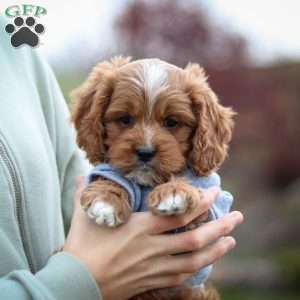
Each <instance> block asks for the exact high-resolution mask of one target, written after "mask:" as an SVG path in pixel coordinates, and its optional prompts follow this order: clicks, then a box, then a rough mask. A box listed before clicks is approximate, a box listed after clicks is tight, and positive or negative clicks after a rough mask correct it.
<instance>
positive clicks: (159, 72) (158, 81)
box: [142, 60, 168, 111]
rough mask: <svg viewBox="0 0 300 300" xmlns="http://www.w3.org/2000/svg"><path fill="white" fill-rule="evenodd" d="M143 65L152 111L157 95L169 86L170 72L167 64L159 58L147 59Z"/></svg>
mask: <svg viewBox="0 0 300 300" xmlns="http://www.w3.org/2000/svg"><path fill="white" fill-rule="evenodd" d="M142 66H143V75H142V76H143V81H144V89H145V94H146V97H147V98H148V101H149V110H150V111H151V110H152V108H153V106H154V103H155V101H156V99H157V96H158V95H159V93H161V92H162V91H163V90H164V89H166V87H167V79H168V73H167V70H166V66H165V65H164V64H163V63H162V62H160V61H159V60H146V61H144V62H143V63H142Z"/></svg>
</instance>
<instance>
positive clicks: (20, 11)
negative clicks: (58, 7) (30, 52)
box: [5, 4, 47, 48]
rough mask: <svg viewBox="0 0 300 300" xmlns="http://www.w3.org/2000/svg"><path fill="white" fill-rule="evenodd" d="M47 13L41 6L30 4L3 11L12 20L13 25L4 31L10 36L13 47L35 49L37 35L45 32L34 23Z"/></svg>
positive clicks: (6, 27)
mask: <svg viewBox="0 0 300 300" xmlns="http://www.w3.org/2000/svg"><path fill="white" fill-rule="evenodd" d="M46 13H47V10H46V9H45V8H43V7H41V6H35V5H30V4H22V5H13V6H9V7H8V8H7V9H6V10H5V15H6V16H7V17H9V18H14V20H13V23H9V24H7V25H6V26H5V31H6V32H7V33H8V34H10V35H11V39H10V41H11V44H12V46H13V47H16V48H17V47H19V46H21V45H25V44H26V45H29V46H31V47H36V46H37V45H38V43H39V35H40V34H41V33H43V32H44V31H45V27H44V25H42V24H41V23H39V22H37V21H36V18H39V17H41V16H43V15H45V14H46Z"/></svg>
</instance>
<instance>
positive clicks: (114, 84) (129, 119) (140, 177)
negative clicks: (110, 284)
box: [71, 57, 234, 300]
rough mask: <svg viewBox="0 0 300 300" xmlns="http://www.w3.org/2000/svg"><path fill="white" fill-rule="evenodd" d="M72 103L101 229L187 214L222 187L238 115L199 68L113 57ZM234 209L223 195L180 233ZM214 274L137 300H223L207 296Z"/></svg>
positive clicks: (88, 196)
mask: <svg viewBox="0 0 300 300" xmlns="http://www.w3.org/2000/svg"><path fill="white" fill-rule="evenodd" d="M71 97H72V100H73V104H74V105H73V110H72V121H73V123H74V125H75V128H76V130H77V143H78V145H79V146H80V147H81V148H82V149H83V150H85V152H86V155H87V158H88V159H89V161H90V162H91V163H92V164H93V165H94V166H95V168H94V169H93V170H92V172H91V173H90V174H89V176H88V178H87V183H88V184H87V186H86V188H85V190H84V191H83V194H82V198H81V204H82V206H83V208H84V209H85V210H86V211H87V214H88V216H89V217H90V218H92V219H94V220H95V222H97V223H98V224H100V225H102V226H109V227H115V226H119V225H121V224H123V223H124V222H126V221H127V220H128V218H129V216H130V214H131V212H132V211H145V210H150V211H151V212H152V213H154V214H159V215H165V216H170V215H179V214H185V213H187V212H189V211H190V210H192V209H193V208H194V207H195V203H196V201H201V193H202V192H201V189H203V188H208V187H210V186H214V185H217V186H220V178H219V176H218V175H217V174H216V173H215V172H214V171H215V170H216V169H217V168H218V167H219V166H220V165H221V164H222V162H223V161H224V159H225V157H226V154H227V148H228V143H229V141H230V139H231V134H232V128H233V115H234V113H233V111H232V110H231V109H230V108H225V107H223V106H222V105H221V104H220V103H219V101H218V99H217V97H216V95H215V94H214V92H213V91H212V90H211V88H210V87H209V85H208V83H207V81H206V77H205V74H204V71H203V69H202V68H201V67H200V66H199V65H197V64H188V65H187V67H186V68H185V69H181V68H178V67H176V66H174V65H171V64H169V63H166V62H164V61H161V60H159V59H143V60H137V61H133V62H131V61H130V58H122V57H116V58H113V59H111V61H109V62H108V61H105V62H103V63H99V64H98V65H96V66H95V67H94V69H93V70H92V72H91V74H90V75H89V76H88V78H87V80H86V81H85V82H84V83H83V84H82V85H81V86H80V87H79V88H77V89H76V90H75V91H74V92H73V93H72V95H71ZM199 199H200V200H199ZM231 204H232V196H231V195H230V194H229V193H228V192H225V191H222V192H221V193H220V195H219V197H218V199H217V200H216V201H215V203H214V204H213V206H212V208H211V209H209V211H208V212H207V213H205V214H204V215H202V216H200V218H199V219H198V220H196V221H194V222H193V223H192V224H190V225H189V226H187V228H180V229H178V231H182V230H187V229H189V228H193V227H195V226H197V225H199V224H200V223H201V222H203V221H207V220H211V219H215V218H219V217H220V216H222V215H223V214H225V213H227V212H228V211H229V209H230V206H231ZM211 268H212V267H211V266H208V267H206V268H203V269H201V270H200V271H199V272H197V273H196V274H195V275H193V276H192V277H191V278H190V279H189V280H187V282H186V284H185V285H183V286H182V288H176V289H163V290H157V291H151V292H149V293H145V294H143V295H140V296H137V297H136V299H153V300H154V299H160V300H163V299H166V300H171V299H178V300H179V299H182V300H183V299H185V300H187V299H195V300H196V299H197V300H200V299H210V300H212V299H218V296H217V294H216V293H215V292H214V291H213V290H210V289H204V288H203V283H204V282H205V280H206V279H207V277H208V275H209V273H210V271H211ZM191 286H192V287H191Z"/></svg>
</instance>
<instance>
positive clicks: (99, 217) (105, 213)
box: [87, 199, 122, 227]
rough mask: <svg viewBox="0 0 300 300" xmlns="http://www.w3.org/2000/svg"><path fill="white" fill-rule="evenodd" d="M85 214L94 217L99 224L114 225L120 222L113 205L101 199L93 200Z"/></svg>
mask: <svg viewBox="0 0 300 300" xmlns="http://www.w3.org/2000/svg"><path fill="white" fill-rule="evenodd" d="M87 214H88V216H89V217H90V218H91V219H95V221H96V223H97V224H99V225H106V226H108V227H116V226H118V225H120V224H122V220H120V218H118V217H117V214H116V212H115V209H114V207H113V206H112V205H110V204H109V203H105V202H103V201H102V200H101V199H95V200H94V202H93V203H92V205H91V206H90V207H89V208H88V210H87Z"/></svg>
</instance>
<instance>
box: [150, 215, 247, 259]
mask: <svg viewBox="0 0 300 300" xmlns="http://www.w3.org/2000/svg"><path fill="white" fill-rule="evenodd" d="M242 221H243V215H242V214H241V213H240V212H238V211H234V212H231V213H229V214H227V215H225V216H224V217H222V218H220V219H218V220H214V221H211V222H208V223H205V224H203V225H202V226H200V227H198V228H196V229H193V230H190V231H186V232H183V233H175V234H165V235H160V236H156V237H155V243H156V245H157V247H156V249H155V250H156V251H161V252H160V254H178V253H183V252H189V251H196V250H199V249H202V248H203V247H206V246H207V245H208V244H210V243H211V242H213V241H215V240H217V239H219V238H220V237H222V236H226V235H228V234H230V233H231V232H232V231H233V229H234V228H235V227H236V226H238V225H239V224H241V223H242ZM157 248H160V250H157Z"/></svg>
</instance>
